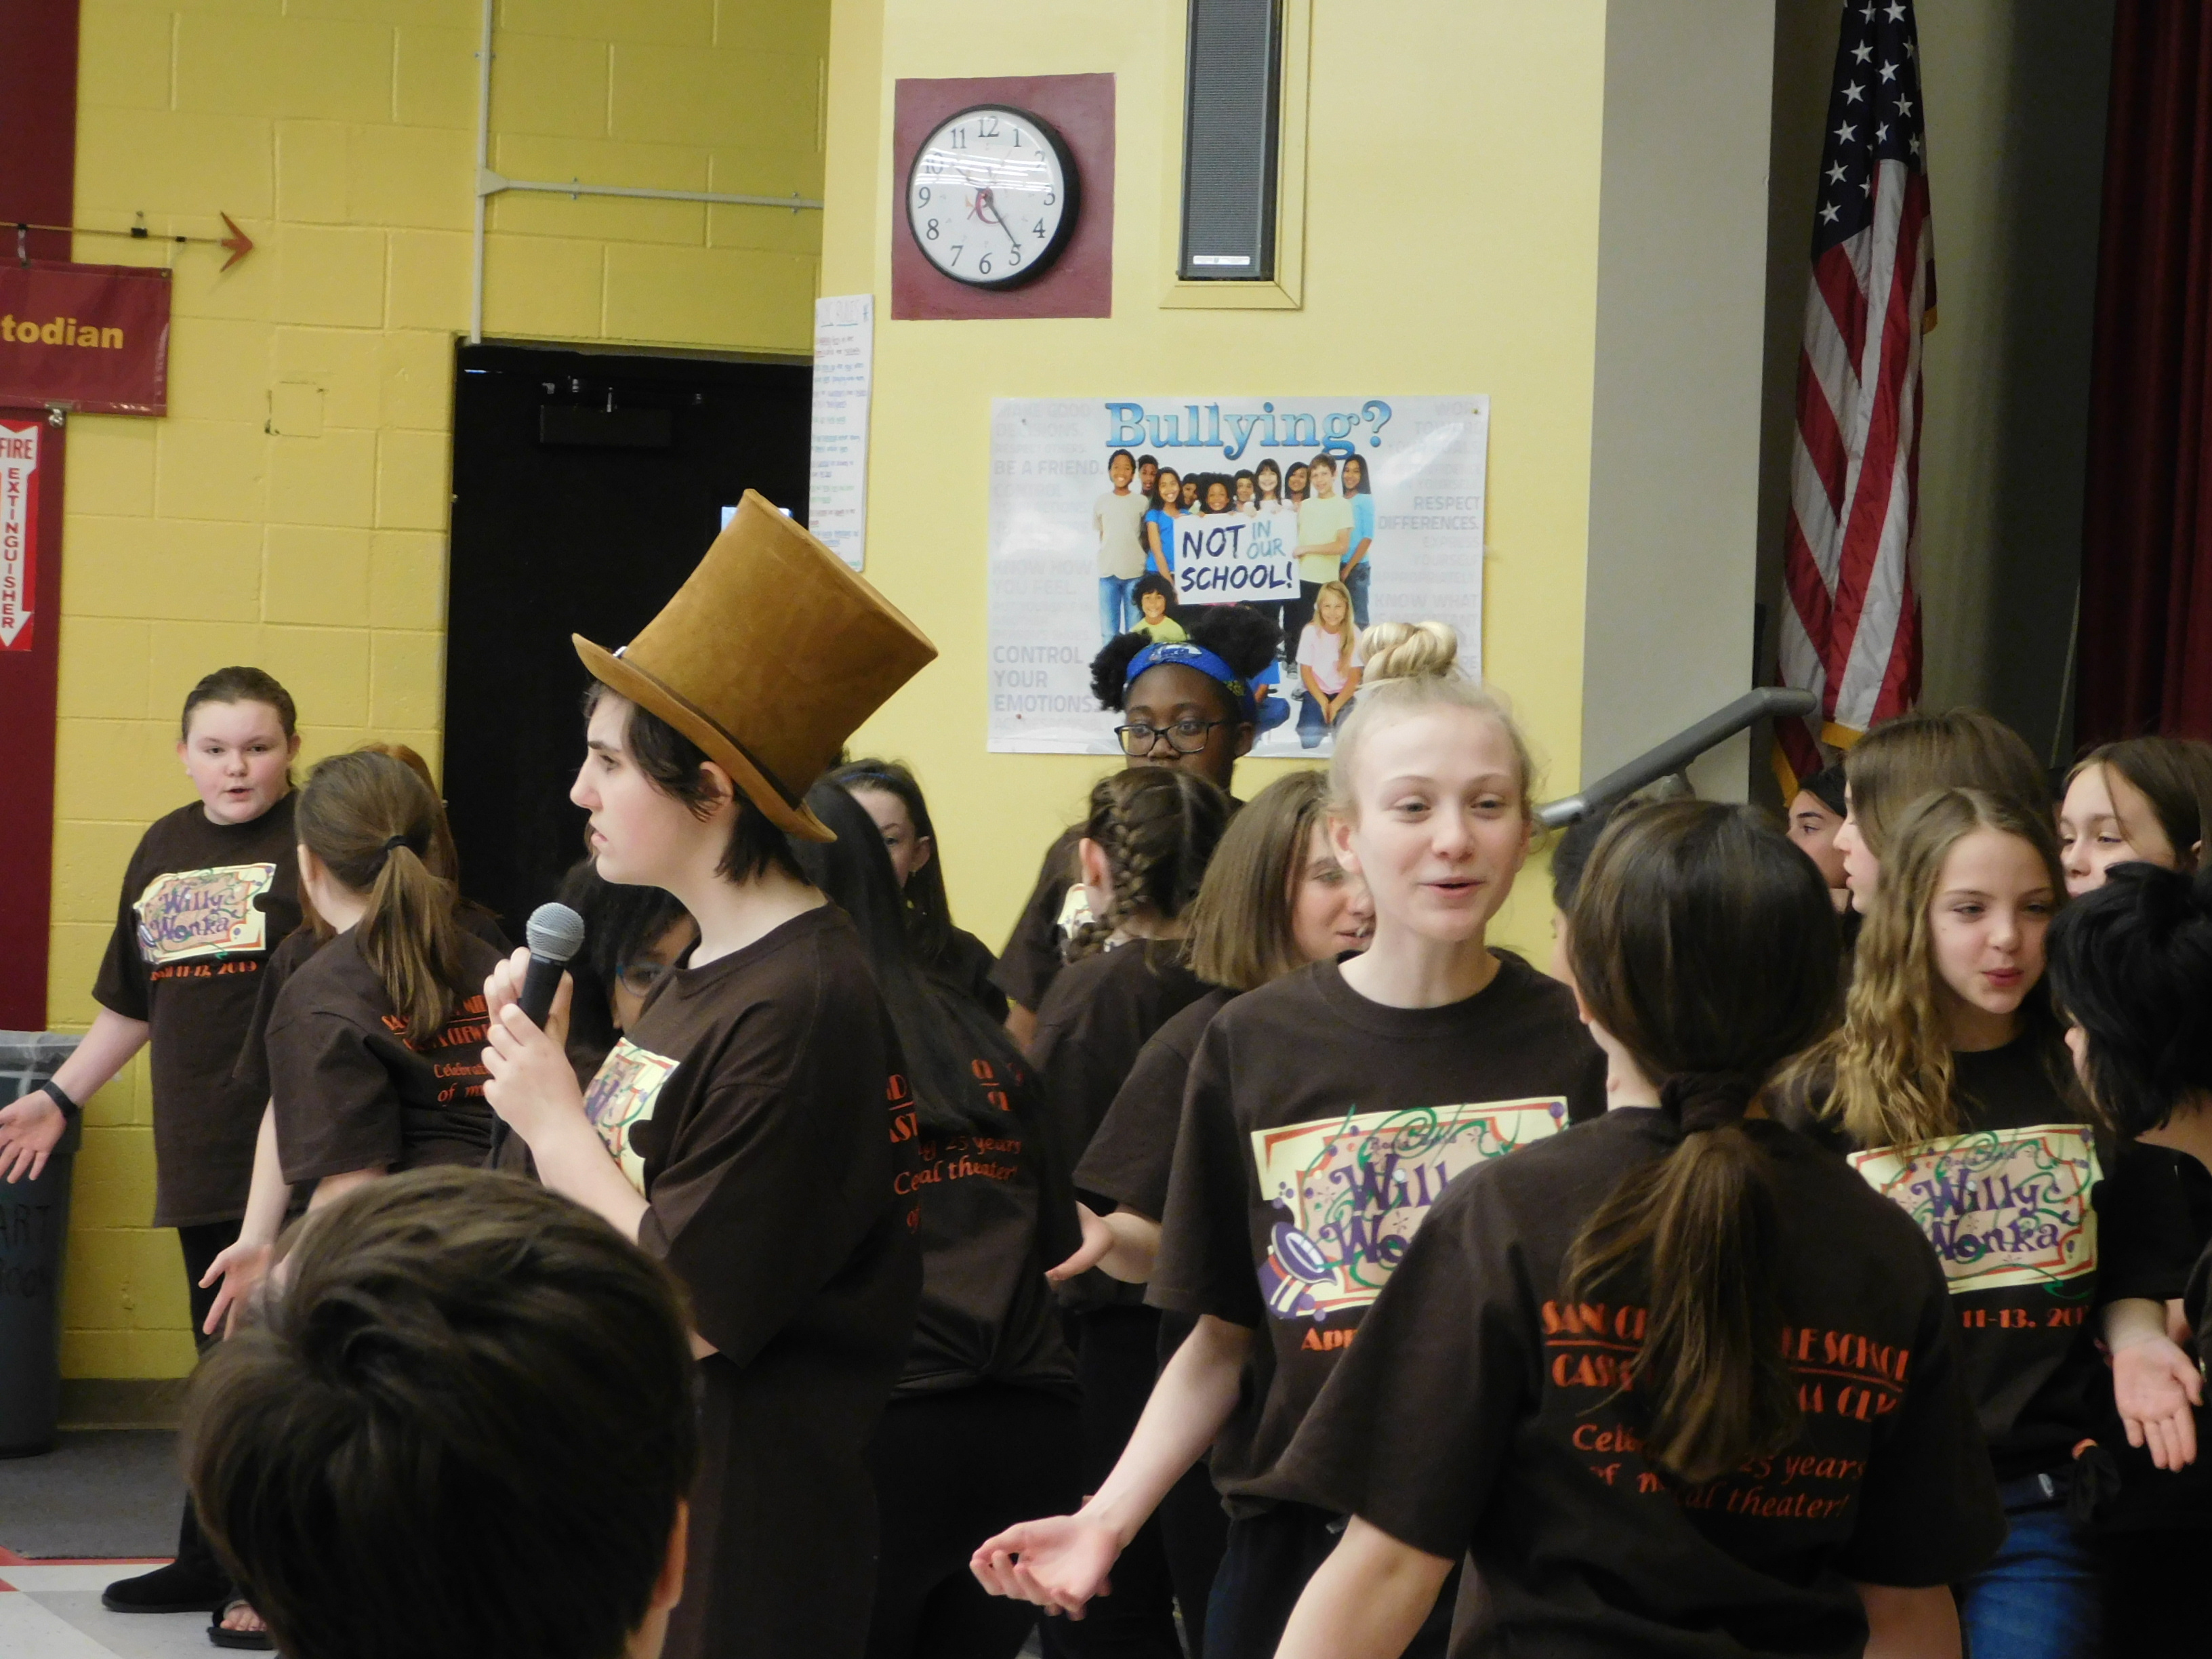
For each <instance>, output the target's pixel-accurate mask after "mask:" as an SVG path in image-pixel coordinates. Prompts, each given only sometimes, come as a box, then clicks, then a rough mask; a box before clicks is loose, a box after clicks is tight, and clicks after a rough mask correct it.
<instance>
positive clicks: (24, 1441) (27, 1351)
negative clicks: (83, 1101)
mask: <svg viewBox="0 0 2212 1659" xmlns="http://www.w3.org/2000/svg"><path fill="white" fill-rule="evenodd" d="M81 1041H82V1038H80V1037H77V1036H64V1035H63V1034H62V1033H60V1032H58V1031H0V1104H6V1103H10V1102H13V1101H15V1100H18V1099H20V1098H21V1097H23V1096H24V1095H27V1094H28V1093H29V1092H30V1091H32V1090H33V1089H35V1088H37V1087H38V1086H39V1085H40V1084H42V1083H44V1082H45V1081H46V1079H48V1078H50V1077H52V1075H53V1074H54V1071H55V1068H56V1067H58V1066H60V1064H61V1063H62V1061H64V1060H66V1059H68V1058H69V1056H70V1053H71V1052H72V1051H73V1050H75V1048H76V1045H77V1044H78V1042H81ZM83 1137H84V1124H83V1121H82V1120H81V1119H80V1120H79V1121H76V1122H75V1123H72V1124H70V1127H69V1128H68V1130H67V1131H66V1132H65V1133H64V1134H63V1136H62V1140H61V1145H60V1146H57V1147H55V1148H54V1150H53V1154H52V1157H50V1158H47V1159H46V1169H45V1170H42V1171H41V1172H40V1175H39V1177H38V1179H37V1180H35V1181H19V1182H16V1183H15V1185H14V1186H12V1187H11V1186H9V1185H8V1184H7V1183H6V1182H0V1457H29V1456H33V1455H36V1454H37V1453H40V1452H44V1451H52V1449H53V1448H54V1428H55V1425H56V1424H57V1423H58V1422H59V1421H60V1419H61V1409H62V1371H61V1338H62V1249H63V1245H64V1242H65V1241H66V1240H67V1239H68V1237H69V1210H70V1166H71V1165H72V1164H75V1163H76V1149H77V1146H78V1144H79V1143H80V1142H81V1141H82V1139H83Z"/></svg>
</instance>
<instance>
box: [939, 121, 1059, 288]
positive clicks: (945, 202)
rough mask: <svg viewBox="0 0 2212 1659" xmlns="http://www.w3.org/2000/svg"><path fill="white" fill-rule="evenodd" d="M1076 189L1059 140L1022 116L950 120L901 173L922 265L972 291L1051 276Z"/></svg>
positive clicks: (1042, 124) (942, 125)
mask: <svg viewBox="0 0 2212 1659" xmlns="http://www.w3.org/2000/svg"><path fill="white" fill-rule="evenodd" d="M1078 191H1079V179H1077V177H1076V172H1075V158H1074V157H1073V155H1070V154H1069V152H1068V149H1067V146H1066V143H1063V142H1062V141H1061V139H1060V135H1059V134H1058V133H1057V132H1055V131H1053V130H1052V128H1051V127H1050V126H1048V125H1046V124H1045V123H1044V122H1042V121H1041V120H1039V119H1038V118H1036V116H1034V115H1031V114H1030V113H1029V112H1027V111H1026V110H1018V109H1012V108H1009V107H1007V106H1005V105H1003V104H979V105H977V106H975V107H974V108H973V109H964V110H962V111H961V112H959V113H958V114H957V115H951V116H947V117H946V118H945V119H944V120H943V121H941V122H939V124H938V126H937V129H936V131H933V132H932V133H931V134H930V135H929V137H927V138H925V139H923V140H922V143H921V149H918V150H917V151H915V157H914V165H913V166H912V167H909V168H908V171H907V179H906V220H907V227H908V229H909V230H911V231H912V232H913V233H914V240H915V246H917V247H919V248H920V249H921V252H922V257H923V258H926V259H927V260H928V261H929V263H930V264H933V265H934V266H935V267H936V268H937V269H938V270H940V271H942V272H944V273H945V275H946V276H950V277H951V278H952V279H953V281H955V282H957V283H967V284H968V285H969V286H970V287H971V288H1012V287H1014V286H1015V285H1016V284H1018V283H1025V282H1027V281H1029V280H1030V278H1031V277H1033V276H1037V275H1039V274H1041V273H1042V272H1043V271H1044V270H1047V269H1048V268H1049V267H1050V266H1051V264H1052V262H1053V261H1054V260H1055V259H1057V258H1059V257H1060V251H1061V249H1062V248H1064V247H1065V246H1066V245H1067V239H1068V237H1069V235H1070V234H1072V233H1073V231H1074V229H1075V218H1076V205H1077V204H1076V197H1077V193H1078Z"/></svg>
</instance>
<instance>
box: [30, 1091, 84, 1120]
mask: <svg viewBox="0 0 2212 1659" xmlns="http://www.w3.org/2000/svg"><path fill="white" fill-rule="evenodd" d="M39 1087H40V1090H41V1091H44V1093H45V1095H46V1098H47V1099H48V1100H51V1101H52V1102H53V1103H54V1104H55V1105H57V1106H58V1107H60V1108H61V1110H62V1121H63V1122H64V1123H67V1122H69V1121H71V1120H72V1119H74V1118H76V1117H77V1116H79V1115H82V1112H83V1111H84V1108H83V1107H82V1106H80V1105H78V1104H77V1103H76V1102H75V1101H74V1100H71V1099H70V1097H69V1091H67V1090H65V1089H64V1088H63V1087H62V1085H60V1084H58V1083H54V1082H51V1081H49V1082H46V1083H41V1084H40V1085H39Z"/></svg>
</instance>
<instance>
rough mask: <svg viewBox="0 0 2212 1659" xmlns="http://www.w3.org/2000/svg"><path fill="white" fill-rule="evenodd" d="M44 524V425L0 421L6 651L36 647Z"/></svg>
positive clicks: (1, 636) (0, 604)
mask: <svg viewBox="0 0 2212 1659" xmlns="http://www.w3.org/2000/svg"><path fill="white" fill-rule="evenodd" d="M38 525H39V422H36V421H33V422H30V423H28V424H27V425H22V426H18V425H16V424H15V423H14V422H9V421H0V651H28V650H29V649H30V648H31V617H32V613H33V608H34V606H35V605H36V602H37V599H38V594H37V591H36V588H35V586H34V579H35V577H36V574H37V571H38Z"/></svg>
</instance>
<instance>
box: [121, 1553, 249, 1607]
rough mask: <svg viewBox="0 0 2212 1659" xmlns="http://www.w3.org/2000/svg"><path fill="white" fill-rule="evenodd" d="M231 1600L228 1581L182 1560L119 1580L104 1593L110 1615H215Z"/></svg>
mask: <svg viewBox="0 0 2212 1659" xmlns="http://www.w3.org/2000/svg"><path fill="white" fill-rule="evenodd" d="M229 1599H230V1581H229V1580H228V1579H227V1578H225V1577H222V1575H220V1574H214V1575H210V1574H209V1573H207V1572H206V1571H204V1570H202V1569H199V1568H195V1567H191V1566H188V1565H185V1563H184V1562H181V1561H172V1562H171V1563H169V1565H167V1566H166V1567H156V1568H155V1569H154V1571H151V1572H142V1573H140V1574H139V1575H138V1577H136V1578H118V1579H117V1580H116V1581H115V1582H114V1583H112V1584H110V1585H109V1586H108V1587H107V1588H106V1589H104V1590H102V1591H100V1606H102V1607H106V1609H107V1610H108V1611H109V1612H110V1613H213V1612H215V1611H216V1609H217V1608H218V1607H222V1604H223V1603H224V1602H225V1601H228V1600H229Z"/></svg>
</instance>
